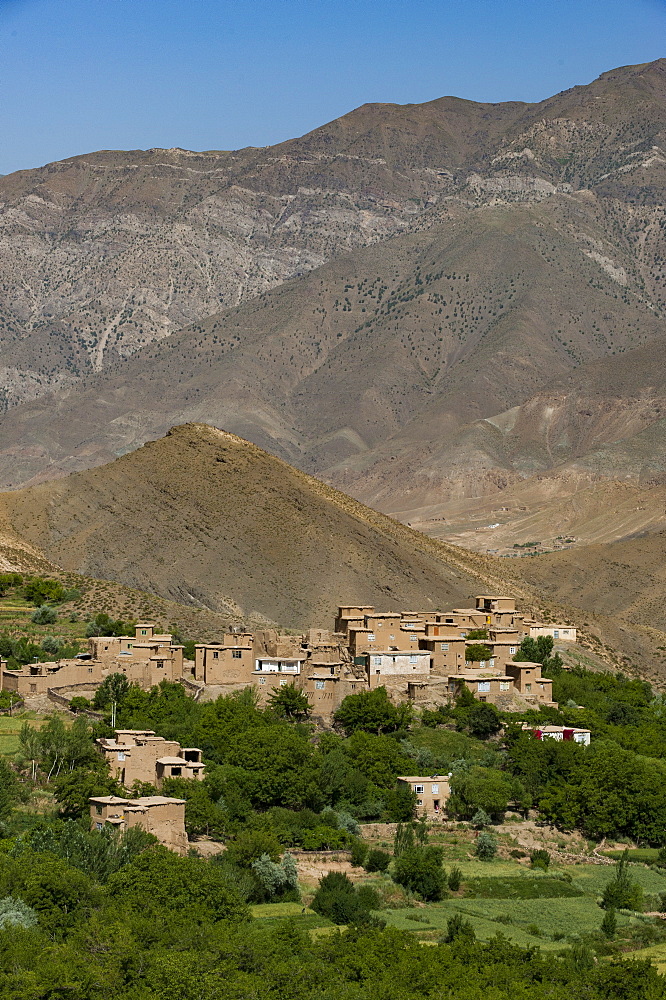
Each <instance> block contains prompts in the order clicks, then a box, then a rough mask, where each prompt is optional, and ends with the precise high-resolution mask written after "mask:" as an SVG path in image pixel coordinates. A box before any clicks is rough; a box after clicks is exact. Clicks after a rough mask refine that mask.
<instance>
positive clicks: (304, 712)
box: [268, 681, 312, 722]
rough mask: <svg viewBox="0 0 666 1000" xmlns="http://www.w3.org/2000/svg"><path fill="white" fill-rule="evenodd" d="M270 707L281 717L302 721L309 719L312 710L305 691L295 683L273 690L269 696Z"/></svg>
mask: <svg viewBox="0 0 666 1000" xmlns="http://www.w3.org/2000/svg"><path fill="white" fill-rule="evenodd" d="M268 704H269V707H270V708H271V709H272V710H273V711H274V712H275V714H276V715H277V716H278V717H279V718H281V719H289V721H296V722H301V721H303V720H304V719H307V718H308V717H309V715H310V713H311V711H312V705H311V704H310V699H309V698H308V696H307V694H305V692H304V691H300V690H299V689H298V688H297V687H296V685H295V684H294V683H293V681H292V683H291V684H285V685H284V687H281V688H278V689H277V690H276V691H273V693H272V694H271V695H269V698H268Z"/></svg>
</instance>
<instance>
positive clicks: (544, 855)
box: [530, 848, 550, 871]
mask: <svg viewBox="0 0 666 1000" xmlns="http://www.w3.org/2000/svg"><path fill="white" fill-rule="evenodd" d="M530 864H531V866H532V868H542V869H543V870H544V871H545V870H546V869H547V868H548V866H549V864H550V853H549V852H548V851H547V850H545V848H539V850H537V851H532V853H531V854H530Z"/></svg>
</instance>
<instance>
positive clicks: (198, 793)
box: [140, 778, 225, 837]
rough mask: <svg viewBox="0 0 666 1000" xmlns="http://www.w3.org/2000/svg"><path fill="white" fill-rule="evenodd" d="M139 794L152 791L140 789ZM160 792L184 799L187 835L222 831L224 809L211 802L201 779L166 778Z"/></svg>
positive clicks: (223, 827) (223, 826)
mask: <svg viewBox="0 0 666 1000" xmlns="http://www.w3.org/2000/svg"><path fill="white" fill-rule="evenodd" d="M140 794H154V792H152V791H151V792H145V791H143V790H140ZM162 794H164V795H170V796H173V797H174V798H176V799H185V829H186V830H187V833H188V835H189V836H195V837H196V836H200V835H201V834H210V833H219V834H221V833H223V832H224V829H225V815H224V811H223V810H222V809H220V807H219V806H218V805H216V804H215V803H214V802H211V800H210V797H209V795H208V789H207V787H206V785H205V784H204V783H203V782H202V781H195V780H193V781H188V779H187V778H166V779H165V780H164V781H163V783H162Z"/></svg>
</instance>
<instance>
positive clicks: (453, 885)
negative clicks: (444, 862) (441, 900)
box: [448, 865, 462, 892]
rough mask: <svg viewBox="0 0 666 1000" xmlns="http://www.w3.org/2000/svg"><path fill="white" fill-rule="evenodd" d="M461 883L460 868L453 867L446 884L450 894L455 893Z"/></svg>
mask: <svg viewBox="0 0 666 1000" xmlns="http://www.w3.org/2000/svg"><path fill="white" fill-rule="evenodd" d="M461 882H462V872H461V870H460V868H458V866H457V865H455V866H454V867H453V868H452V869H451V871H450V872H449V879H448V883H449V889H450V890H451V892H457V891H458V889H459V888H460V884H461Z"/></svg>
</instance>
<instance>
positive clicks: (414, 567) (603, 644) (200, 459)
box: [0, 425, 666, 687]
mask: <svg viewBox="0 0 666 1000" xmlns="http://www.w3.org/2000/svg"><path fill="white" fill-rule="evenodd" d="M0 523H2V524H3V525H4V528H3V537H4V539H5V540H6V542H7V544H6V546H5V548H4V550H3V551H4V552H5V564H4V565H5V566H7V567H9V566H13V565H15V566H17V567H18V568H24V569H25V568H32V569H36V570H39V571H41V572H49V571H51V572H54V571H55V572H56V573H58V574H60V575H62V576H63V577H64V578H66V579H67V581H68V585H69V586H76V585H77V581H81V584H82V589H83V590H84V595H83V597H82V599H81V601H82V604H81V607H80V608H78V609H77V610H80V611H81V612H82V613H83V614H85V615H88V614H89V613H90V612H92V611H94V610H113V609H115V610H116V613H118V614H121V615H122V616H124V617H126V618H129V617H135V616H136V615H137V614H139V615H145V616H147V617H150V618H155V619H156V620H158V621H161V622H163V623H165V624H170V623H171V622H172V621H175V622H177V623H178V624H179V625H180V626H181V628H182V630H183V631H184V632H185V634H187V635H189V636H191V637H192V638H196V639H204V638H208V637H212V636H213V635H219V633H220V631H222V629H224V628H225V627H226V626H227V625H228V624H229V622H232V621H235V622H245V623H246V624H247V625H249V626H251V627H257V626H261V625H265V624H266V623H268V622H273V623H276V624H278V625H280V626H282V627H288V628H290V627H291V628H295V629H297V628H304V627H306V626H311V625H314V626H317V627H323V628H326V627H331V625H332V619H333V615H334V613H335V609H336V607H337V605H338V604H339V603H345V602H352V603H353V602H355V601H359V602H361V603H374V604H375V606H377V607H381V608H382V609H386V610H399V609H402V610H405V609H407V608H411V609H420V610H428V609H433V610H434V609H436V608H442V609H445V608H450V607H461V606H469V604H470V601H471V599H472V598H473V596H474V595H475V594H476V593H479V592H486V593H488V592H491V593H508V594H512V595H514V596H515V597H516V598H517V600H518V601H519V603H520V605H521V607H523V608H524V609H525V610H526V611H527V612H529V613H532V614H534V615H537V616H539V617H540V618H544V619H545V620H547V621H560V622H562V621H568V622H570V623H571V624H575V625H576V626H577V627H578V628H579V637H580V646H579V647H577V648H576V650H574V651H573V652H572V655H571V657H570V658H569V659H570V660H571V659H572V661H573V662H575V661H576V660H577V659H580V658H581V657H582V658H583V661H584V662H585V663H586V665H591V666H592V667H593V668H598V667H599V666H600V665H602V666H603V665H606V666H611V667H613V668H614V669H615V668H618V667H621V668H622V669H625V670H627V671H629V672H632V673H639V674H641V676H644V677H647V678H649V679H651V680H652V681H653V682H654V683H655V684H656V685H657V686H658V687H661V686H663V685H664V681H665V679H666V671H665V667H666V618H665V617H664V613H663V603H664V602H663V596H664V591H665V589H666V587H665V581H664V579H663V576H664V572H663V564H664V559H663V553H662V551H661V549H662V548H663V546H662V544H661V543H662V541H663V539H662V535H661V534H656V535H651V536H646V537H644V538H641V539H637V540H635V541H634V542H626V543H621V544H620V543H616V544H615V545H598V546H591V547H585V548H578V549H576V548H574V549H573V550H572V551H566V552H561V553H554V554H552V555H541V556H535V557H532V558H525V559H506V558H498V557H494V556H487V555H482V554H479V553H474V552H470V551H469V550H466V549H463V548H460V547H457V546H455V545H451V544H449V543H447V542H443V541H440V540H437V539H434V538H430V537H428V536H427V535H424V534H422V533H421V532H419V531H416V530H414V529H413V528H410V527H409V526H406V525H403V524H402V523H400V522H399V521H396V520H393V519H391V518H389V517H387V516H385V515H383V514H381V513H378V512H376V511H374V510H372V509H370V508H368V507H364V506H363V505H362V504H360V503H359V502H358V501H356V500H354V499H352V498H351V497H349V496H346V495H345V494H343V493H340V492H339V491H337V490H335V489H333V488H332V487H330V486H328V485H326V484H325V483H323V482H321V481H319V480H316V479H314V478H313V477H311V476H309V475H307V474H306V473H303V472H301V471H300V470H297V469H295V468H293V467H291V466H289V465H287V464H286V463H285V462H283V461H281V460H280V459H277V458H275V457H274V456H271V455H269V454H268V453H267V452H264V451H262V450H261V449H260V448H258V447H257V446H256V445H253V444H251V443H249V442H247V441H244V440H242V439H240V438H238V437H235V436H234V435H231V434H227V433H224V432H221V431H218V430H216V429H215V428H211V427H208V426H205V425H184V426H179V427H175V428H173V429H172V431H171V432H170V433H169V434H167V436H166V437H164V438H163V439H161V440H159V441H156V442H151V443H149V444H146V445H144V446H143V447H142V448H140V449H139V450H138V451H136V452H133V453H131V454H129V455H126V456H124V457H122V458H119V459H116V460H115V461H113V462H110V463H109V464H107V465H105V466H101V467H98V468H95V469H91V470H88V471H86V472H81V473H74V474H72V475H70V476H69V477H68V478H67V479H59V480H52V481H49V482H47V483H42V484H40V485H38V486H34V487H30V488H28V489H24V490H18V491H12V492H8V493H4V494H2V495H0ZM664 537H666V534H665V535H664ZM10 542H11V544H9V543H10ZM655 542H658V543H659V544H655ZM54 566H55V567H57V569H55V570H54V568H53V567H54ZM77 574H83V578H82V577H81V576H79V575H77ZM96 577H97V578H100V579H98V580H95V579H93V578H96ZM109 581H110V582H109ZM128 588H129V589H128ZM151 594H152V595H155V596H150V595H151ZM588 654H589V663H588V661H587V660H585V657H586V656H587V655H588Z"/></svg>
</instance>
